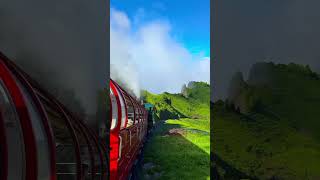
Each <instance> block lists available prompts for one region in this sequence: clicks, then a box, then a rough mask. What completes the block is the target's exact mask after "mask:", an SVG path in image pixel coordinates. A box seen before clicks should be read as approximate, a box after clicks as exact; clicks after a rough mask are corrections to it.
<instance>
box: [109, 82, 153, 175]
mask: <svg viewBox="0 0 320 180" xmlns="http://www.w3.org/2000/svg"><path fill="white" fill-rule="evenodd" d="M110 101H111V111H112V113H111V127H110V147H111V150H110V179H111V180H118V179H119V180H124V179H127V178H128V177H129V175H130V173H131V171H132V167H133V166H134V164H135V162H136V160H137V158H138V156H139V153H140V152H141V148H142V147H143V142H144V139H145V137H146V126H147V120H146V117H147V116H146V111H145V109H144V107H143V106H142V105H141V104H140V103H139V102H138V101H137V100H136V99H135V98H133V97H132V96H131V95H129V94H128V93H127V92H126V91H125V90H124V89H122V88H121V87H120V86H119V85H118V84H117V83H116V82H115V81H113V80H112V79H111V80H110Z"/></svg>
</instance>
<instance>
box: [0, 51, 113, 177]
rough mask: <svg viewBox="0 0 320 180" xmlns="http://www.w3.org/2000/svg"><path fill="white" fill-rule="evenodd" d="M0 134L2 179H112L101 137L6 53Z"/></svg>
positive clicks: (1, 62)
mask: <svg viewBox="0 0 320 180" xmlns="http://www.w3.org/2000/svg"><path fill="white" fill-rule="evenodd" d="M0 135H1V138H0V163H1V168H0V179H1V180H11V179H17V180H42V179H48V180H49V179H50V180H64V179H77V180H84V179H85V180H87V179H88V180H89V179H91V180H96V179H97V180H98V179H99V180H102V179H107V168H106V167H105V165H106V164H108V162H109V161H108V160H107V156H106V148H104V147H103V146H105V145H104V144H102V143H101V140H100V139H98V138H99V137H98V136H97V135H96V134H95V133H94V132H93V131H92V130H91V129H90V128H89V127H87V126H86V125H85V124H84V123H83V122H82V120H80V118H77V117H76V115H74V114H72V113H71V112H70V111H68V110H67V108H66V107H64V106H63V105H62V104H61V103H59V102H58V101H57V100H56V99H55V98H54V97H53V96H52V95H50V94H49V93H47V92H46V91H44V90H43V89H41V88H40V86H39V85H38V84H37V83H36V82H35V81H34V80H32V79H31V78H30V77H29V76H28V75H27V74H26V73H25V72H23V71H22V70H21V69H20V68H19V67H18V66H16V65H15V64H14V63H13V62H12V61H10V60H9V59H8V58H7V57H5V56H4V55H3V54H1V53H0ZM99 141H100V142H99Z"/></svg>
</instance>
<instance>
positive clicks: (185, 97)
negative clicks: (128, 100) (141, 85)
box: [142, 82, 210, 120]
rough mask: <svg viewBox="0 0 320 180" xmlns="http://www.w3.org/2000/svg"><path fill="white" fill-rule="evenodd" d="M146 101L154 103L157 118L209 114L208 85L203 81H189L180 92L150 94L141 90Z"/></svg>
mask: <svg viewBox="0 0 320 180" xmlns="http://www.w3.org/2000/svg"><path fill="white" fill-rule="evenodd" d="M142 97H143V99H144V100H145V101H146V102H149V103H151V104H154V105H155V107H156V109H157V113H156V114H157V118H158V119H161V120H165V119H179V118H186V117H189V118H193V119H197V118H209V114H210V86H209V85H208V84H206V83H204V82H191V83H189V85H188V87H186V89H184V90H183V92H182V93H178V94H170V93H167V92H165V93H162V94H159V95H156V94H152V93H150V92H148V91H143V92H142Z"/></svg>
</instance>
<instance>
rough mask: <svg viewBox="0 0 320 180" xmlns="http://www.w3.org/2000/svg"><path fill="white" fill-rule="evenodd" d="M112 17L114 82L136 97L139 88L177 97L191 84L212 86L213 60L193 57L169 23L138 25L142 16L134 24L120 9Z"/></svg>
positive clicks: (164, 21) (112, 10) (111, 52)
mask: <svg viewBox="0 0 320 180" xmlns="http://www.w3.org/2000/svg"><path fill="white" fill-rule="evenodd" d="M140 11H141V10H140ZM110 15H111V24H110V39H111V41H110V46H111V48H110V54H111V59H110V61H111V66H110V69H111V78H114V79H117V80H118V81H121V82H123V83H124V84H126V86H127V88H128V89H131V90H132V91H133V92H134V93H135V95H136V96H139V95H140V94H139V92H140V88H141V89H146V90H148V91H151V92H153V93H161V92H164V91H166V92H171V93H177V92H180V90H181V87H182V85H183V84H184V83H187V82H189V81H204V82H207V83H209V81H210V58H209V57H205V56H203V55H202V54H201V53H199V55H198V56H194V55H193V54H191V53H190V52H189V51H188V49H186V48H185V47H184V46H183V44H181V43H179V42H177V41H176V40H175V38H174V37H173V35H172V34H171V25H170V22H168V21H166V20H157V19H156V20H153V21H149V22H145V23H143V24H141V25H137V21H139V17H140V16H141V13H140V14H138V15H137V16H135V17H133V21H131V19H130V18H129V17H128V16H127V14H126V13H125V12H122V11H119V10H117V9H111V14H110ZM132 22H133V23H132ZM199 28H201V27H199ZM208 41H209V39H208Z"/></svg>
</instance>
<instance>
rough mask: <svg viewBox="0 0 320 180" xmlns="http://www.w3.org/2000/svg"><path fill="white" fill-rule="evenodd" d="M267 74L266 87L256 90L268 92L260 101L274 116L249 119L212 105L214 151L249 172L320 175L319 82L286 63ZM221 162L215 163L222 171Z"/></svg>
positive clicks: (305, 176) (287, 176) (257, 115)
mask: <svg viewBox="0 0 320 180" xmlns="http://www.w3.org/2000/svg"><path fill="white" fill-rule="evenodd" d="M272 75H273V77H272V82H271V83H270V84H267V88H265V89H263V90H261V89H260V88H255V93H256V94H258V96H261V97H262V98H263V96H264V95H266V94H267V96H269V97H271V98H269V99H268V102H264V103H265V104H267V111H268V112H272V114H273V115H276V116H272V115H270V114H269V115H268V114H266V113H261V112H260V113H255V114H252V115H250V116H249V118H248V117H247V116H244V115H240V114H237V113H235V112H232V111H228V110H226V109H225V108H224V105H222V104H220V105H219V104H215V105H214V112H213V114H214V124H213V125H212V126H213V133H214V139H213V149H214V150H215V151H214V153H216V154H217V156H219V157H220V158H221V159H223V161H225V162H226V164H228V165H230V166H232V167H234V168H235V169H237V170H239V171H241V172H243V173H245V174H247V175H250V176H251V177H259V178H260V179H270V178H279V179H293V180H294V179H297V180H298V179H320V143H319V142H320V141H319V133H320V131H319V127H320V121H318V119H319V118H318V117H319V115H320V114H319V111H318V107H319V105H320V94H319V93H318V92H319V90H320V81H319V80H316V79H313V78H310V76H308V75H306V74H305V73H301V72H297V70H296V69H290V70H289V69H288V67H285V66H276V67H275V68H274V69H273V72H272ZM268 88H269V90H270V91H269V92H267V93H265V92H266V89H268ZM262 91H264V92H262ZM224 166H225V165H223V164H222V163H220V164H219V163H218V167H219V172H220V174H221V175H222V176H223V174H225V173H226V172H225V170H223V169H225V167H224ZM229 174H230V173H229ZM225 176H226V177H227V176H228V175H225ZM230 176H232V175H229V177H230ZM226 179H228V178H226ZM229 179H230V178H229Z"/></svg>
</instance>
